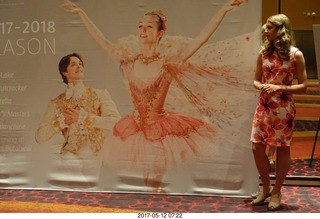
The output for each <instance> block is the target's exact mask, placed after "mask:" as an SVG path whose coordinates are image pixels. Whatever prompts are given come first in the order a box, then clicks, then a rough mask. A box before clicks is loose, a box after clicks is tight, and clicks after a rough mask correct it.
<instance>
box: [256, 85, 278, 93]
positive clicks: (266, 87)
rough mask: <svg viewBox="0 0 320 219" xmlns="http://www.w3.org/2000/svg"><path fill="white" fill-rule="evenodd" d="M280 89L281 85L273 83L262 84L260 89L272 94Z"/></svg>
mask: <svg viewBox="0 0 320 219" xmlns="http://www.w3.org/2000/svg"><path fill="white" fill-rule="evenodd" d="M280 89H281V86H279V85H275V84H262V85H261V88H260V90H261V91H263V92H266V93H267V94H273V93H275V92H277V91H279V90H280Z"/></svg>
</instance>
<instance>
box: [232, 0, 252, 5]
mask: <svg viewBox="0 0 320 219" xmlns="http://www.w3.org/2000/svg"><path fill="white" fill-rule="evenodd" d="M247 2H248V0H232V1H231V2H230V5H232V6H239V5H241V4H243V3H247Z"/></svg>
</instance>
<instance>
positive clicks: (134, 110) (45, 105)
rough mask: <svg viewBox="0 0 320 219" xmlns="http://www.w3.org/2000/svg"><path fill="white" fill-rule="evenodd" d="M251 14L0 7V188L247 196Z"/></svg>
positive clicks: (14, 3)
mask: <svg viewBox="0 0 320 219" xmlns="http://www.w3.org/2000/svg"><path fill="white" fill-rule="evenodd" d="M243 2H244V3H243ZM260 13H261V2H260V1H256V0H249V1H248V2H246V1H244V0H242V1H241V0H238V1H237V0H234V1H230V0H201V1H192V0H162V1H158V0H148V1H146V0H94V1H92V0H77V1H67V0H66V1H63V0H47V1H43V0H0V14H1V20H0V78H1V80H0V106H1V108H0V188H17V189H21V188H28V189H58V190H83V191H109V192H146V193H171V194H198V195H225V196H249V195H251V194H252V193H255V192H256V191H257V189H258V184H259V181H258V174H257V171H256V168H255V165H254V161H253V156H252V151H251V144H250V142H249V136H250V132H251V125H252V116H253V112H254V109H255V104H256V100H257V95H258V93H257V91H255V90H254V89H253V86H252V81H253V77H254V69H255V61H256V57H257V54H258V51H259V45H260V26H261V25H260V20H261V14H260Z"/></svg>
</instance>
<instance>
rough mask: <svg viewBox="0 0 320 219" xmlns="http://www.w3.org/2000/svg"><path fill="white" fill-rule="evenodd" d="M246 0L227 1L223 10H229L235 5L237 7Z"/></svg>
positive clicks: (246, 0)
mask: <svg viewBox="0 0 320 219" xmlns="http://www.w3.org/2000/svg"><path fill="white" fill-rule="evenodd" d="M247 2H248V0H231V1H230V2H229V3H227V4H226V5H225V7H224V8H225V10H226V11H230V10H232V9H234V8H236V7H239V6H240V5H241V4H243V3H247Z"/></svg>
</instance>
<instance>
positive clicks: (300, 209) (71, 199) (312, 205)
mask: <svg viewBox="0 0 320 219" xmlns="http://www.w3.org/2000/svg"><path fill="white" fill-rule="evenodd" d="M309 161H310V160H293V161H292V162H293V165H292V167H294V168H291V170H290V172H289V175H292V174H293V175H297V174H300V175H305V176H318V177H320V176H319V171H320V159H316V160H315V161H314V163H313V165H312V167H311V168H310V167H309ZM319 179H320V178H319ZM251 200H252V198H250V197H219V196H196V195H165V194H138V193H130V194H127V193H122V194H121V193H105V192H76V191H50V190H22V189H21V190H17V189H1V190H0V213H5V212H6V213H12V212H15V213H17V212H22V213H53V212H55V213H93V212H99V213H120V212H121V213H133V212H135V213H138V212H166V213H177V212H180V213H217V212H218V213H243V212H247V213H255V212H268V210H267V204H265V205H263V206H255V207H253V206H251V205H250V204H249V203H250V201H251ZM282 203H283V204H282V208H281V209H280V211H279V212H284V213H293V212H296V213H320V187H319V186H292V185H287V186H284V187H283V190H282Z"/></svg>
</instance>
